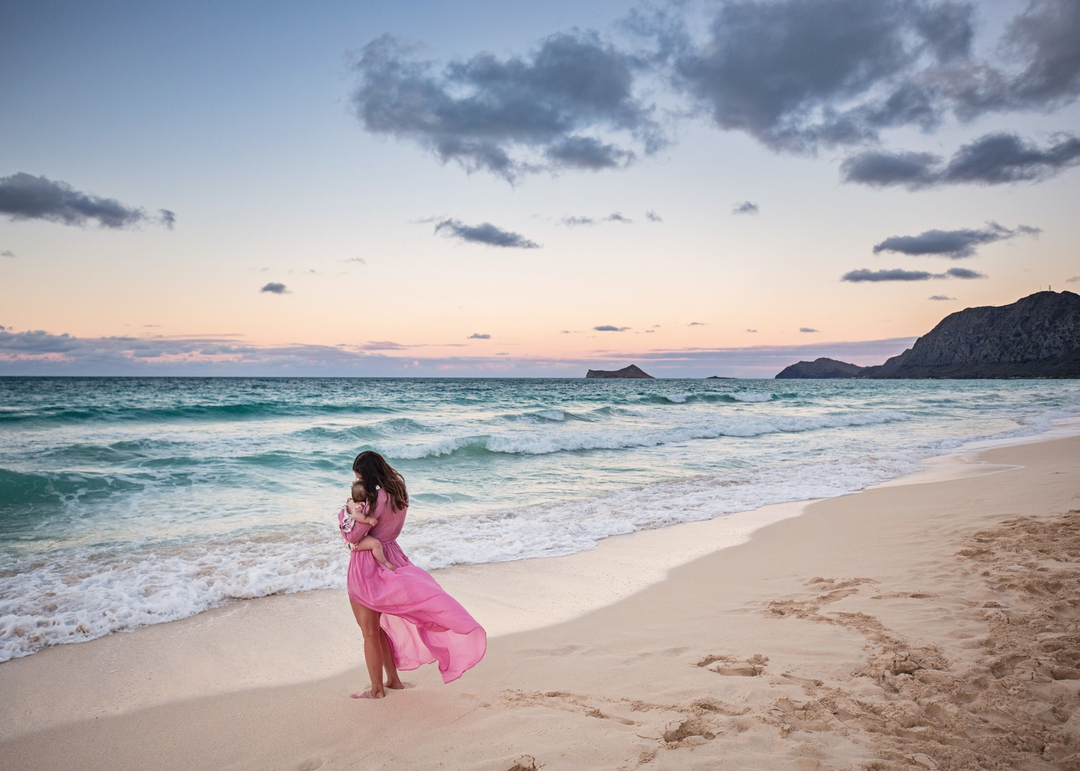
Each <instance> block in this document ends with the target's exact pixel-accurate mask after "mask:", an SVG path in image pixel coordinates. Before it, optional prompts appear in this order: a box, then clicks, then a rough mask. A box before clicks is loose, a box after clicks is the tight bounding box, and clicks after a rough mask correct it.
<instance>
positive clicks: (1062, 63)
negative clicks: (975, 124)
mask: <svg viewBox="0 0 1080 771" xmlns="http://www.w3.org/2000/svg"><path fill="white" fill-rule="evenodd" d="M713 7H714V8H715V10H713V11H710V12H708V13H709V21H708V26H707V34H706V39H705V40H703V41H701V42H698V41H696V40H695V35H694V34H691V32H690V31H689V27H690V26H691V25H689V24H688V23H687V22H686V21H685V19H684V17H682V16H681V15H680V13H678V12H670V11H669V12H658V13H653V14H651V15H649V14H646V13H642V12H638V13H635V14H632V15H631V20H630V23H629V26H630V28H631V29H633V31H635V32H636V33H637V34H639V35H642V36H644V37H646V38H650V39H652V40H653V41H654V42H655V46H654V50H653V52H652V57H651V61H652V62H654V63H656V64H657V66H660V67H662V68H664V69H665V71H666V72H667V73H668V75H669V80H670V82H671V84H672V85H673V86H674V87H675V88H676V89H677V90H679V91H681V92H683V93H685V94H687V95H689V96H690V98H691V99H692V100H693V101H695V102H696V103H697V105H698V106H699V107H700V108H701V109H702V111H704V112H705V113H707V114H708V115H709V116H710V117H711V118H712V121H713V122H714V123H715V125H716V126H717V127H718V128H720V129H722V130H727V131H743V132H746V133H747V134H749V135H751V136H753V137H754V138H756V139H757V140H759V141H760V142H762V143H763V144H765V145H766V146H768V147H770V148H772V149H774V150H778V151H787V152H814V151H815V150H817V149H819V148H821V147H831V146H843V145H853V144H861V143H866V142H874V141H877V140H878V139H879V137H880V133H881V131H882V130H884V129H888V128H896V127H904V126H906V127H914V128H917V129H921V130H923V131H927V132H929V131H933V130H934V129H936V128H937V127H938V126H940V125H941V124H942V123H943V122H944V121H945V120H946V118H947V117H948V116H949V115H954V116H956V117H958V118H959V119H961V120H963V121H968V120H971V119H973V118H975V117H977V116H979V115H982V114H985V113H988V112H1003V111H1035V112H1047V111H1050V110H1053V109H1057V108H1059V107H1061V106H1063V105H1065V104H1068V103H1070V102H1072V101H1074V100H1075V99H1076V98H1077V96H1078V95H1080V53H1078V48H1080V47H1078V46H1077V44H1076V41H1077V40H1078V39H1080V4H1077V2H1076V0H1031V2H1029V3H1028V4H1027V7H1026V8H1025V10H1024V11H1023V12H1022V13H1020V14H1018V15H1017V16H1016V17H1015V18H1013V19H1012V21H1011V22H1010V23H1009V24H1008V25H1007V29H1006V31H1005V33H1004V36H1003V37H1002V38H1001V39H1000V40H998V41H997V43H998V44H997V46H996V50H994V51H993V55H992V58H990V59H987V58H980V57H979V56H977V55H976V54H975V53H974V49H973V42H974V37H975V31H976V29H977V26H976V20H975V19H974V13H975V8H976V6H975V5H973V4H970V3H965V2H955V1H954V0H941V1H940V2H933V1H929V2H919V1H915V0H875V1H874V2H865V1H864V0H774V1H773V2H759V1H758V0H728V1H727V2H723V3H717V4H715V6H713ZM693 26H695V27H696V26H698V25H697V24H694V25H693ZM985 42H986V45H984V46H983V48H984V49H986V50H990V49H993V48H994V46H993V42H994V41H985Z"/></svg>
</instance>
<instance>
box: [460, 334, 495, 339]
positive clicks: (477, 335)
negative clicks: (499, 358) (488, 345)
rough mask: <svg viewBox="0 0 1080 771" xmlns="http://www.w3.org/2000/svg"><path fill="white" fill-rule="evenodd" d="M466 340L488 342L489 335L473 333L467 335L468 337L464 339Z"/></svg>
mask: <svg viewBox="0 0 1080 771" xmlns="http://www.w3.org/2000/svg"><path fill="white" fill-rule="evenodd" d="M466 339H468V340H490V339H491V335H488V334H481V333H480V332H473V333H472V334H471V335H469V336H468V338H466Z"/></svg>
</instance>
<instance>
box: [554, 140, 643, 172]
mask: <svg viewBox="0 0 1080 771" xmlns="http://www.w3.org/2000/svg"><path fill="white" fill-rule="evenodd" d="M544 155H545V156H546V157H547V158H548V159H549V160H550V161H551V162H552V165H553V166H555V167H556V168H571V169H587V170H589V171H600V170H601V169H613V168H617V167H619V166H628V165H630V163H631V162H632V161H633V160H634V157H635V156H634V153H633V152H631V151H630V150H622V149H620V148H619V147H617V146H615V145H613V144H609V143H607V142H601V141H600V140H599V139H594V138H593V137H567V138H566V139H564V140H562V141H561V142H559V143H557V144H554V145H551V146H549V147H548V148H547V149H546V150H545V151H544Z"/></svg>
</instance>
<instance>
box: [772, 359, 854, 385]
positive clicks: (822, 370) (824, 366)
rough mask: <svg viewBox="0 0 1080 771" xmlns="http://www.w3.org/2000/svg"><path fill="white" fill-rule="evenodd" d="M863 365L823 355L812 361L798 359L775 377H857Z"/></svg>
mask: <svg viewBox="0 0 1080 771" xmlns="http://www.w3.org/2000/svg"><path fill="white" fill-rule="evenodd" d="M863 369H864V368H863V367H860V366H858V365H856V364H848V363H847V362H846V361H837V360H836V359H826V358H825V357H824V356H823V357H821V358H820V359H814V360H813V361H800V362H799V363H797V364H792V365H791V366H790V367H785V368H784V369H783V370H781V372H780V374H779V375H777V376H776V379H777V380H779V379H782V378H832V377H858V376H859V373H860V372H862V371H863Z"/></svg>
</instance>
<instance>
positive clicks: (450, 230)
mask: <svg viewBox="0 0 1080 771" xmlns="http://www.w3.org/2000/svg"><path fill="white" fill-rule="evenodd" d="M435 232H436V233H439V232H445V233H446V235H448V236H451V237H452V238H457V239H460V240H462V241H467V242H469V243H474V244H486V245H488V246H498V247H502V248H506V249H538V248H540V244H538V243H536V242H535V241H530V240H529V239H527V238H525V236H523V235H521V234H520V233H513V232H511V231H509V230H503V229H502V228H497V227H495V226H494V225H492V224H491V223H490V222H483V223H481V224H479V225H465V224H464V223H462V222H461V220H456V219H445V220H442V221H441V222H439V223H438V224H437V225H436V226H435Z"/></svg>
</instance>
